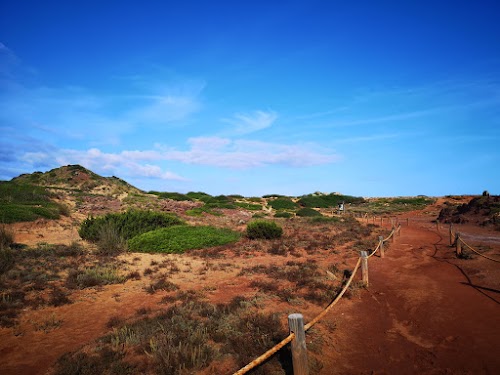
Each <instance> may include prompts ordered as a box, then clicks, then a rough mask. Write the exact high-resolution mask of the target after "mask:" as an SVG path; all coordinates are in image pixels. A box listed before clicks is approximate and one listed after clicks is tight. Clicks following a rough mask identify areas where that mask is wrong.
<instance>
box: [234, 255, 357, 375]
mask: <svg viewBox="0 0 500 375" xmlns="http://www.w3.org/2000/svg"><path fill="white" fill-rule="evenodd" d="M360 264H361V258H358V262H357V263H356V266H355V267H354V270H353V271H352V273H351V277H349V280H347V283H346V284H345V285H344V287H343V288H342V290H341V291H340V293H339V294H338V295H337V297H335V299H334V300H333V301H332V303H330V304H329V305H328V306H327V307H326V308H325V309H324V310H323V311H322V312H321V313H320V314H318V316H316V318H314V319H313V320H312V321H310V322H309V323H308V324H306V325H305V326H304V331H307V330H308V329H309V328H311V327H312V326H313V325H315V324H316V323H317V322H318V321H319V320H320V319H321V318H322V317H324V316H325V315H326V313H327V312H328V311H329V310H330V309H331V308H332V307H333V306H335V305H336V304H337V302H338V301H339V300H340V299H341V298H342V296H343V295H344V293H345V292H346V290H347V288H349V285H351V282H352V279H353V278H354V275H355V274H356V272H357V271H358V268H359V265H360ZM294 338H295V333H290V334H289V335H288V336H287V337H286V338H285V339H283V340H282V341H281V342H280V343H279V344H276V345H275V346H273V347H272V348H271V349H269V350H268V351H267V352H265V353H264V354H262V355H261V356H259V357H257V358H255V359H254V360H253V361H252V362H250V363H249V364H248V365H246V366H245V367H242V368H241V369H239V370H238V371H236V372H235V373H234V374H233V375H243V374H246V373H247V372H248V371H250V370H252V369H253V368H255V367H257V366H258V365H260V364H261V363H262V362H264V361H265V360H267V359H268V358H269V357H271V356H272V355H273V354H275V353H276V352H277V351H278V350H280V349H281V348H283V347H284V346H285V345H286V344H288V343H289V342H291V341H292V340H293V339H294Z"/></svg>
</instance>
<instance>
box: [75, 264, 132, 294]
mask: <svg viewBox="0 0 500 375" xmlns="http://www.w3.org/2000/svg"><path fill="white" fill-rule="evenodd" d="M126 279H127V278H126V277H125V276H122V275H120V274H119V272H118V269H116V268H115V267H113V266H106V265H104V266H95V267H91V268H85V269H79V270H70V272H69V273H68V278H67V279H66V286H67V287H68V288H80V289H83V288H90V287H94V286H99V285H108V284H120V283H123V282H125V280H126Z"/></svg>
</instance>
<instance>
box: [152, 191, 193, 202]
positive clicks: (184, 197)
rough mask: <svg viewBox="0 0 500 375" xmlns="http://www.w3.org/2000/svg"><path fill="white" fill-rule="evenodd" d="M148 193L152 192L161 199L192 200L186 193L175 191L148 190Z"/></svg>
mask: <svg viewBox="0 0 500 375" xmlns="http://www.w3.org/2000/svg"><path fill="white" fill-rule="evenodd" d="M148 194H154V195H156V196H157V197H158V198H161V199H172V200H174V201H192V200H193V198H191V197H189V196H187V195H186V194H181V193H175V192H159V191H150V192H148Z"/></svg>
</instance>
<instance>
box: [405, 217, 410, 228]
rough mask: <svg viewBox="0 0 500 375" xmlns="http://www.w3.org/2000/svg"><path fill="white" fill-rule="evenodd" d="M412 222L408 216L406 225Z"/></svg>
mask: <svg viewBox="0 0 500 375" xmlns="http://www.w3.org/2000/svg"><path fill="white" fill-rule="evenodd" d="M409 224H410V219H408V218H406V226H408V225H409Z"/></svg>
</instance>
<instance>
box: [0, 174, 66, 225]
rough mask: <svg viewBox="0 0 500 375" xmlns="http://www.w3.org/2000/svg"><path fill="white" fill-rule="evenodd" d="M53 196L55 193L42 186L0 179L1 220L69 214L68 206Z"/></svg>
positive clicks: (55, 217) (6, 222)
mask: <svg viewBox="0 0 500 375" xmlns="http://www.w3.org/2000/svg"><path fill="white" fill-rule="evenodd" d="M52 198H53V195H52V194H51V193H50V192H49V191H47V189H45V188H43V187H41V186H35V185H31V184H22V183H16V182H12V181H0V222H3V223H5V224H10V223H15V222H21V221H34V220H36V219H39V218H46V219H58V218H59V217H60V216H61V215H68V214H69V212H68V208H67V207H66V206H64V205H62V204H59V203H56V202H54V201H53V200H52Z"/></svg>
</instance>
